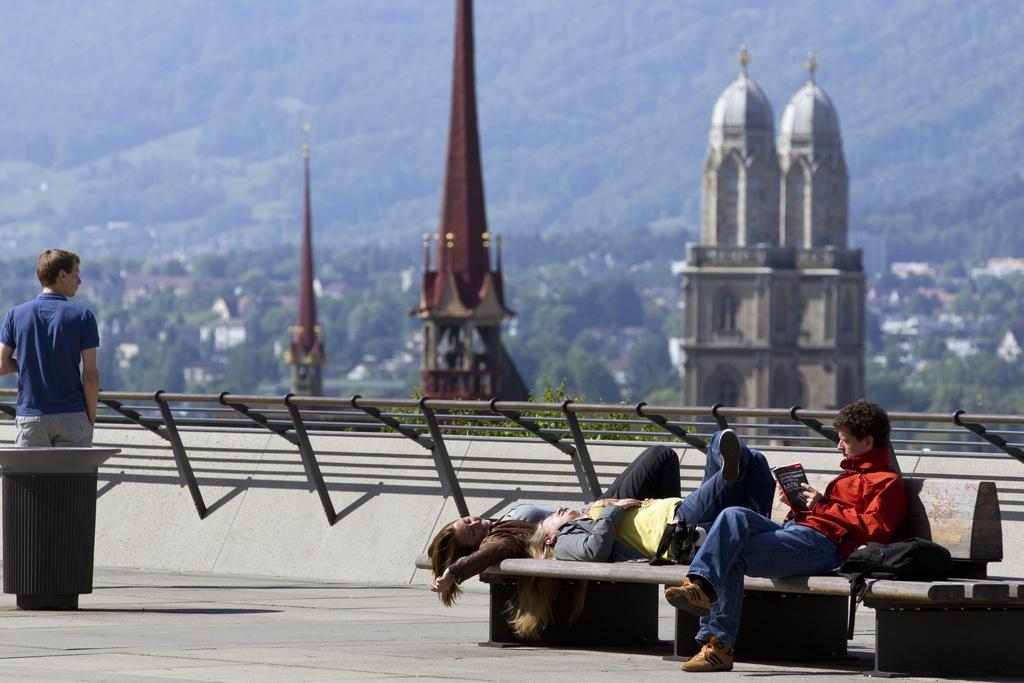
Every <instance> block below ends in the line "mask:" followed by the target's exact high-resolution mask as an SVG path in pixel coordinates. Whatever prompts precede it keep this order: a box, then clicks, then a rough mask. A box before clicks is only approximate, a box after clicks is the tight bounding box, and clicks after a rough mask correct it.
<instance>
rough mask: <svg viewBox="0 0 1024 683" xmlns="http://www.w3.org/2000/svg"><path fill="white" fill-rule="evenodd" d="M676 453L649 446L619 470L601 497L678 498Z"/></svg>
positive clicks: (680, 495)
mask: <svg viewBox="0 0 1024 683" xmlns="http://www.w3.org/2000/svg"><path fill="white" fill-rule="evenodd" d="M682 496H683V491H682V488H681V487H680V484H679V456H678V455H676V452H675V451H674V450H672V449H671V448H669V447H668V446H649V447H648V448H645V449H644V451H643V452H642V453H641V454H640V455H638V456H637V457H636V459H635V460H633V462H631V463H629V465H628V466H627V467H626V469H624V470H623V471H622V474H620V475H619V476H618V477H616V478H615V481H613V482H612V485H611V486H609V487H608V490H607V491H605V492H604V496H603V497H604V498H636V499H638V500H643V499H644V498H682Z"/></svg>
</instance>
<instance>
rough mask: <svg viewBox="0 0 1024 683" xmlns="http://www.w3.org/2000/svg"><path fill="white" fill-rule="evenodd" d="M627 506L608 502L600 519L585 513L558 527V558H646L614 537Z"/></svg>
mask: <svg viewBox="0 0 1024 683" xmlns="http://www.w3.org/2000/svg"><path fill="white" fill-rule="evenodd" d="M625 513H626V510H625V508H622V507H619V506H616V505H609V506H607V507H606V508H604V509H603V510H601V515H600V516H599V517H598V518H597V519H590V518H588V517H584V518H582V519H577V520H576V521H575V522H569V523H568V524H565V525H563V526H562V528H561V529H559V530H558V538H556V539H555V558H556V559H559V560H575V561H577V562H630V561H636V560H646V559H648V558H646V557H644V556H643V555H641V554H640V553H638V552H636V551H635V550H633V549H632V548H630V547H629V546H628V545H626V544H625V543H619V542H617V541H616V540H615V537H616V535H617V534H618V531H619V525H620V524H622V516H623V515H624V514H625Z"/></svg>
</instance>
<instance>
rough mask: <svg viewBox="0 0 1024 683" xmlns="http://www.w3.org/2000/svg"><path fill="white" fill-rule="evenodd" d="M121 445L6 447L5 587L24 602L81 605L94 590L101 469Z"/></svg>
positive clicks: (0, 467) (2, 454) (2, 466)
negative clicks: (83, 595) (80, 600)
mask: <svg viewBox="0 0 1024 683" xmlns="http://www.w3.org/2000/svg"><path fill="white" fill-rule="evenodd" d="M120 450H121V449H119V448H0V471H2V475H3V536H4V537H3V553H4V593H15V594H16V595H17V596H18V600H17V602H18V607H20V608H21V609H62V610H69V609H78V596H79V595H80V594H81V593H92V564H93V546H94V544H95V540H96V468H97V467H98V466H99V465H100V464H101V463H103V462H104V461H105V460H106V459H107V458H109V457H110V456H112V455H114V454H115V453H118V452H120Z"/></svg>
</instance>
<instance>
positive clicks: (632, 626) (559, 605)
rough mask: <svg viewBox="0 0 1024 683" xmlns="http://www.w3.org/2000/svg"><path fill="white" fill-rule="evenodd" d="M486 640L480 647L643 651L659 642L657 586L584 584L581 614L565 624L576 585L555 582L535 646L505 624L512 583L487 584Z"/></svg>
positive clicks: (513, 582) (498, 580) (571, 607)
mask: <svg viewBox="0 0 1024 683" xmlns="http://www.w3.org/2000/svg"><path fill="white" fill-rule="evenodd" d="M488 583H489V584H490V589H491V590H490V629H489V634H488V635H489V639H488V641H487V642H485V643H481V645H490V646H503V645H525V644H530V645H555V646H559V645H568V646H591V647H643V646H650V645H657V644H660V643H661V641H659V640H658V603H659V600H661V599H662V596H661V589H660V587H659V586H657V585H651V584H636V583H605V582H601V581H590V582H588V583H587V589H586V590H587V595H586V600H585V602H584V606H583V612H582V613H581V614H580V616H579V618H578V619H577V620H576V621H575V622H574V623H569V614H571V613H572V609H573V596H574V594H575V591H574V590H573V586H574V583H575V582H568V581H566V582H561V581H560V582H559V587H558V592H557V594H556V597H555V602H554V606H553V609H552V611H551V616H552V621H551V623H549V624H548V626H547V628H546V629H544V631H543V632H542V633H541V637H540V640H538V641H524V640H522V639H521V638H519V637H517V636H516V634H515V633H513V632H512V627H511V626H509V623H508V615H507V610H508V605H509V603H510V602H511V601H512V600H513V598H515V594H516V582H515V581H514V580H504V579H498V578H495V579H490V580H488Z"/></svg>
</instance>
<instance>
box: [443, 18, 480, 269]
mask: <svg viewBox="0 0 1024 683" xmlns="http://www.w3.org/2000/svg"><path fill="white" fill-rule="evenodd" d="M453 61H454V63H453V73H452V110H451V118H450V119H449V123H448V159H447V163H446V165H445V174H444V175H445V177H444V197H443V198H442V200H441V237H442V239H440V240H438V244H437V269H438V270H440V271H445V272H455V273H464V272H477V273H484V272H487V271H489V270H490V264H489V263H488V257H487V248H486V247H485V246H484V241H485V239H486V237H485V236H486V235H487V210H486V209H485V208H484V179H483V172H482V170H481V167H480V134H479V131H478V129H477V121H476V78H475V76H474V67H473V4H472V2H471V0H458V2H457V9H456V17H455V59H454V60H453ZM449 235H450V237H449ZM452 242H454V245H452V246H449V245H450V244H451V243H452Z"/></svg>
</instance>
